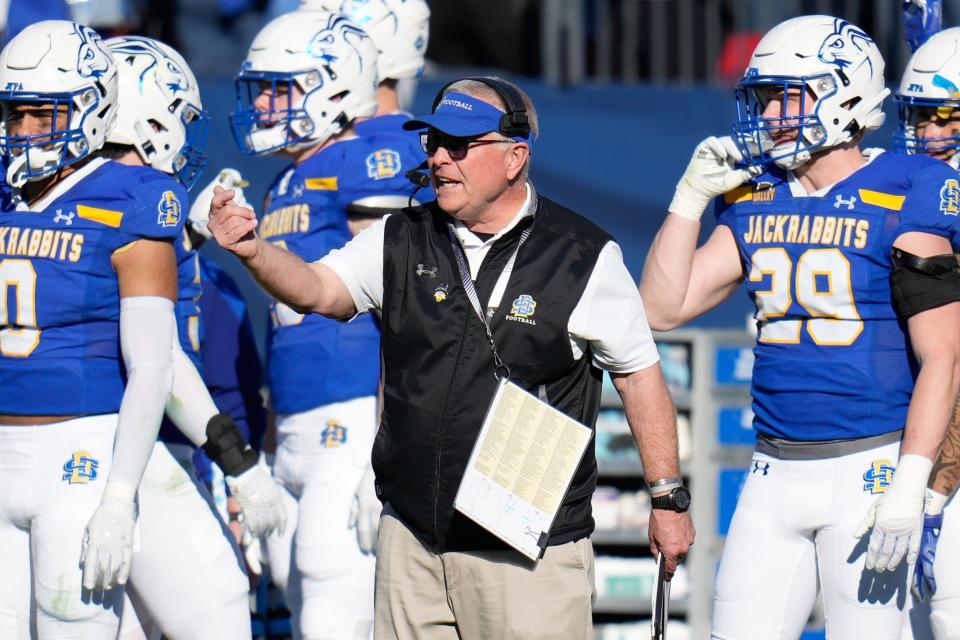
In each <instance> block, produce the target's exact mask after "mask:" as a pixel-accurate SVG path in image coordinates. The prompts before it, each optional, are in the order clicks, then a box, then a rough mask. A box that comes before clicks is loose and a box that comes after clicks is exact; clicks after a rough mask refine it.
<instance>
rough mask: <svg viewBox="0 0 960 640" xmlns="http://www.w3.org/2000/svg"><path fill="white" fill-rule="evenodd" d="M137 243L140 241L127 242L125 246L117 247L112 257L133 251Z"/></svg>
mask: <svg viewBox="0 0 960 640" xmlns="http://www.w3.org/2000/svg"><path fill="white" fill-rule="evenodd" d="M138 242H140V241H139V240H134V241H133V242H128V243H127V244H125V245H123V246H122V247H119V248H118V249H116V250H115V251H114V252H113V255H115V256H118V255H120V254H121V253H126V252H127V251H130V249H133V247H134V246H135V245H136V244H137V243H138Z"/></svg>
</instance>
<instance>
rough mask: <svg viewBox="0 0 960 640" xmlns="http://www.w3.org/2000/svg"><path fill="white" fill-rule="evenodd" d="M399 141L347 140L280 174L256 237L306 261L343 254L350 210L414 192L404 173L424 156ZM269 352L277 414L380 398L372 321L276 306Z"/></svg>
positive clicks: (376, 333) (377, 349)
mask: <svg viewBox="0 0 960 640" xmlns="http://www.w3.org/2000/svg"><path fill="white" fill-rule="evenodd" d="M379 119H380V118H376V120H379ZM397 129H399V124H398V125H397ZM407 138H410V136H409V135H408V136H407ZM399 141H401V140H400V137H399V136H394V137H384V136H379V135H378V136H369V137H360V138H354V139H350V140H344V141H342V142H337V143H336V144H333V145H331V146H329V147H327V148H325V149H323V150H321V151H318V152H317V153H315V154H314V155H313V156H311V157H310V158H308V159H307V160H305V161H304V162H302V163H301V164H299V165H296V166H294V167H291V168H289V169H288V170H286V171H284V172H283V173H282V174H280V176H279V177H278V178H277V180H276V181H275V182H274V184H273V185H272V186H271V188H270V191H269V193H268V195H267V202H266V205H265V208H264V212H265V215H264V216H263V217H262V219H261V220H260V226H259V229H258V233H260V235H261V236H262V237H263V238H264V239H265V240H267V241H269V242H272V243H274V244H277V245H279V246H281V247H283V248H285V249H288V250H290V251H292V252H293V253H295V254H297V255H298V256H300V257H301V258H303V259H304V260H306V261H307V262H314V261H316V260H319V259H320V258H322V257H323V256H325V255H326V254H327V253H329V252H330V251H331V250H333V249H338V248H340V247H342V246H343V245H345V244H346V243H347V242H348V241H349V240H350V238H351V237H352V236H351V233H350V229H349V227H348V225H347V207H348V206H350V205H351V204H355V203H359V204H363V205H365V206H376V205H375V204H370V205H367V203H376V202H377V198H378V197H381V196H398V195H399V196H403V197H404V198H405V197H407V196H409V194H410V193H412V192H413V189H414V187H413V185H412V184H411V183H410V182H409V181H408V180H407V179H406V178H405V177H404V175H403V174H404V172H405V171H407V170H409V169H412V168H414V167H415V166H417V164H419V163H420V161H421V159H422V153H421V154H420V156H415V155H413V151H412V145H411V144H408V143H406V141H405V140H402V142H403V143H404V144H397V142H399ZM267 349H268V367H267V375H268V378H269V383H270V397H271V399H272V401H273V405H274V407H275V409H276V411H277V413H279V414H282V415H285V414H292V413H299V412H302V411H307V410H309V409H313V408H315V407H318V406H323V405H326V404H331V403H334V402H344V401H346V400H351V399H353V398H360V397H364V396H372V395H376V393H377V383H378V381H379V377H380V330H379V328H378V327H377V324H376V320H375V319H374V317H373V316H372V315H370V314H366V315H363V316H360V317H358V318H355V319H354V320H353V321H351V322H350V323H348V324H345V323H341V322H336V321H334V320H328V319H327V318H323V317H321V316H319V315H307V316H303V315H300V314H298V313H296V312H294V311H293V310H292V309H290V308H289V307H287V306H286V305H284V304H280V303H277V302H273V303H271V325H270V331H269V334H268V339H267Z"/></svg>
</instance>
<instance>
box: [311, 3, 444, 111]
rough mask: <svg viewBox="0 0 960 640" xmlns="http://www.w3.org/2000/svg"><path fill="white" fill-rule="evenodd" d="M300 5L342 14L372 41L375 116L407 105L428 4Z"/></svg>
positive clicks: (420, 66)
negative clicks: (374, 53)
mask: <svg viewBox="0 0 960 640" xmlns="http://www.w3.org/2000/svg"><path fill="white" fill-rule="evenodd" d="M300 8H301V9H322V10H325V11H332V12H334V13H339V14H341V15H343V16H346V17H347V18H348V19H349V20H350V21H351V22H353V23H354V24H356V25H357V26H358V27H360V28H361V29H363V30H364V31H366V32H367V35H369V36H370V39H371V40H373V44H375V45H376V46H377V50H378V51H379V52H380V55H379V57H378V58H377V78H378V82H379V84H378V85H377V103H378V105H379V107H378V109H377V115H378V116H386V115H396V114H401V113H403V112H405V111H406V110H407V109H408V108H409V107H410V104H411V103H412V102H413V96H414V94H415V93H416V89H417V82H418V81H419V79H420V76H422V75H423V70H424V66H425V65H424V55H425V54H426V52H427V43H428V42H429V39H430V7H428V6H427V3H426V2H425V1H424V0H373V1H372V2H366V1H363V0H360V1H358V0H301V2H300Z"/></svg>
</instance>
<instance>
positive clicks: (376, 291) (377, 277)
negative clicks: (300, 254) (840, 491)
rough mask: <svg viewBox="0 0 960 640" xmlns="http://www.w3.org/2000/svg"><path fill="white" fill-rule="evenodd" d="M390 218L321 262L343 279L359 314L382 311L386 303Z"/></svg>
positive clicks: (377, 223) (372, 227)
mask: <svg viewBox="0 0 960 640" xmlns="http://www.w3.org/2000/svg"><path fill="white" fill-rule="evenodd" d="M386 222H387V218H383V219H381V220H377V221H376V222H374V223H373V224H372V225H370V226H369V227H367V228H366V229H364V230H363V231H361V232H360V233H359V234H357V236H356V237H355V238H353V239H352V240H350V242H348V243H347V244H346V245H344V247H343V248H342V249H334V250H333V251H331V252H330V253H328V254H327V255H326V256H324V257H323V258H321V259H320V260H319V262H320V263H321V264H324V265H326V266H328V267H330V268H331V269H333V271H334V272H335V273H336V274H337V275H338V276H340V279H341V280H343V283H344V284H345V285H346V287H347V290H348V291H349V292H350V296H351V297H352V298H353V303H354V305H355V306H356V308H357V312H358V313H364V312H366V311H370V310H371V309H379V308H380V305H381V304H382V303H383V238H384V229H385V227H386Z"/></svg>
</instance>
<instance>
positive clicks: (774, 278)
mask: <svg viewBox="0 0 960 640" xmlns="http://www.w3.org/2000/svg"><path fill="white" fill-rule="evenodd" d="M958 210H960V187H958V183H957V174H956V171H954V170H952V169H951V168H950V167H949V166H947V165H946V164H944V163H942V162H940V161H937V160H934V159H931V158H928V157H925V156H901V155H893V154H889V153H886V154H882V155H880V156H879V157H877V158H876V159H874V161H873V162H871V163H870V164H868V165H866V166H865V167H863V168H861V169H860V170H859V171H857V172H856V173H854V174H853V175H851V176H849V177H848V178H846V179H845V180H842V181H840V182H839V183H837V184H836V185H834V186H833V187H832V188H831V189H829V191H828V192H827V193H826V194H825V195H823V196H819V197H818V196H810V197H793V196H792V195H791V192H790V188H789V185H788V184H787V181H786V176H785V174H784V173H783V172H782V171H779V170H772V171H770V172H768V173H765V174H763V175H761V176H759V177H758V178H756V179H754V180H753V181H752V182H751V183H749V184H747V185H744V186H743V187H740V188H739V189H736V190H734V191H732V192H730V193H728V194H726V195H725V196H723V197H721V198H718V199H717V204H716V211H717V217H718V222H719V223H720V224H723V225H726V226H727V227H729V228H730V230H731V231H732V232H733V235H734V237H735V238H736V241H737V246H738V247H739V250H740V255H741V257H742V259H743V262H744V273H745V274H746V276H747V278H746V282H747V290H748V292H749V294H750V297H751V298H752V299H753V301H754V303H755V304H756V307H757V311H756V314H755V317H756V318H757V327H758V336H757V344H756V347H755V348H754V355H755V358H756V360H755V364H754V369H753V390H752V392H753V410H754V414H755V418H754V426H755V427H756V429H757V430H758V431H760V432H761V433H765V434H768V435H770V436H774V437H778V438H786V439H790V440H798V441H809V440H833V439H852V438H860V437H865V436H872V435H879V434H882V433H888V432H890V431H895V430H897V429H902V428H903V426H904V423H905V421H906V414H907V407H908V405H909V402H910V394H911V392H912V390H913V384H914V374H915V370H914V366H913V362H912V360H911V358H910V355H909V347H908V344H907V338H906V336H905V335H904V331H903V328H902V326H901V324H900V323H899V321H898V319H897V315H896V313H895V312H894V310H893V307H892V304H891V292H890V282H889V280H890V271H891V268H892V264H891V259H890V250H891V247H892V245H893V243H894V241H895V240H896V239H897V238H898V237H899V236H900V235H901V234H903V233H906V232H909V231H921V232H925V233H931V234H935V235H939V236H943V237H947V238H950V237H951V234H952V232H953V226H954V225H955V223H956V219H957V212H958Z"/></svg>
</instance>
